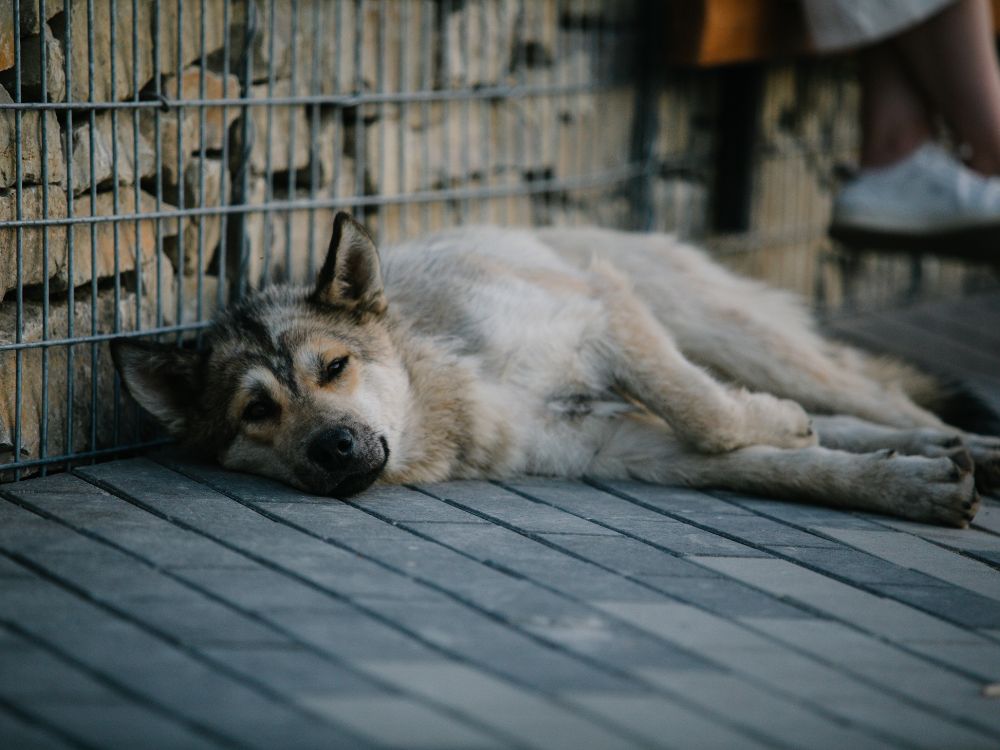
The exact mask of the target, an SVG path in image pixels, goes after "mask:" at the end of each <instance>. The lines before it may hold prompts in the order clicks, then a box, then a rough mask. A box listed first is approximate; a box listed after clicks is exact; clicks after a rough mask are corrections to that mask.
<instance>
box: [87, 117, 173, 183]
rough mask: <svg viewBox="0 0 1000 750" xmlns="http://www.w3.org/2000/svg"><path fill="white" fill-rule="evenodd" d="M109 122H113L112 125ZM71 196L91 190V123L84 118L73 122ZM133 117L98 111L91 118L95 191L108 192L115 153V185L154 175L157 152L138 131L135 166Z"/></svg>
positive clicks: (112, 173) (113, 169)
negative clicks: (116, 169) (116, 178)
mask: <svg viewBox="0 0 1000 750" xmlns="http://www.w3.org/2000/svg"><path fill="white" fill-rule="evenodd" d="M112 119H114V120H116V122H115V124H114V125H112ZM73 125H74V127H73V193H74V194H75V195H79V194H80V193H83V192H87V191H89V190H90V189H91V177H90V162H91V154H90V151H91V136H90V122H89V119H88V118H86V117H84V118H81V119H78V120H76V121H75V122H74V123H73ZM132 125H133V123H132V117H131V115H130V114H128V113H125V112H119V113H117V115H115V116H114V118H112V113H111V112H101V113H100V114H97V115H95V117H94V137H93V151H94V156H93V161H94V181H95V183H96V186H97V188H98V189H99V190H100V189H107V188H109V187H110V186H111V184H112V183H113V181H114V176H115V162H114V154H115V150H116V148H117V152H118V165H117V166H118V172H117V174H118V184H119V186H129V185H134V184H135V182H136V180H137V179H139V180H141V179H142V178H144V177H151V176H153V175H155V174H156V152H155V150H154V149H153V144H152V143H151V142H150V141H149V139H148V138H147V137H146V136H145V135H144V134H143V132H142V130H141V129H140V131H139V141H138V144H139V154H138V155H139V161H138V168H137V167H136V160H135V157H136V150H135V145H136V141H135V137H134V136H135V130H134V129H133V127H132Z"/></svg>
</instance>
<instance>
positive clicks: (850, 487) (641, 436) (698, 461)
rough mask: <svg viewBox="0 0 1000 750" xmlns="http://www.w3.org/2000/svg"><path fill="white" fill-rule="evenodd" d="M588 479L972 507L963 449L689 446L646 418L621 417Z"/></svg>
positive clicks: (944, 519)
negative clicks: (707, 449) (708, 450)
mask: <svg viewBox="0 0 1000 750" xmlns="http://www.w3.org/2000/svg"><path fill="white" fill-rule="evenodd" d="M587 473H588V476H590V477H592V478H594V479H602V478H603V479H615V478H631V479H640V480H643V481H647V482H655V483H658V484H667V485H684V486H687V487H692V488H695V489H699V488H700V489H722V490H731V491H735V492H747V493H752V494H756V495H761V496H764V497H773V498H778V499H783V500H792V501H799V502H812V503H816V504H819V505H828V506H832V507H836V508H845V509H854V510H863V511H870V512H875V513H885V514H888V515H893V516H898V517H900V518H906V519H909V520H912V521H921V522H925V523H937V524H945V525H950V526H966V525H968V523H969V522H970V521H971V520H972V518H973V516H974V515H975V512H976V510H977V509H978V504H979V498H978V495H977V494H976V488H975V483H974V480H973V476H972V464H971V462H970V461H969V460H968V456H967V455H966V454H964V453H958V454H957V455H956V456H954V457H940V458H930V457H927V456H906V455H901V454H898V453H895V452H893V451H889V450H882V451H877V452H872V453H849V452H846V451H840V450H832V449H830V448H824V447H822V446H812V447H808V448H797V449H783V448H775V447H772V446H763V445H758V446H750V447H747V448H740V449H738V450H735V451H731V452H729V453H721V454H715V455H706V454H702V453H697V452H693V451H691V450H690V449H688V448H686V447H684V446H683V445H681V444H679V443H678V442H677V441H676V440H674V439H673V437H672V435H671V433H670V432H669V431H668V430H665V429H664V428H663V427H662V426H658V425H656V424H654V423H652V421H651V420H648V419H645V420H644V419H641V418H632V419H624V420H622V422H621V423H620V424H619V425H618V427H617V429H616V431H615V432H614V434H613V435H611V436H610V437H609V439H608V440H607V441H606V443H605V445H604V447H603V448H602V450H601V451H600V452H598V454H597V455H596V456H595V457H594V459H593V461H592V463H591V466H590V467H589V469H588V472H587Z"/></svg>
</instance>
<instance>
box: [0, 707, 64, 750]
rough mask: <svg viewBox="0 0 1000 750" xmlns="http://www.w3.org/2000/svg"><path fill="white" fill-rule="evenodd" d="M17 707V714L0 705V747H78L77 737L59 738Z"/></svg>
mask: <svg viewBox="0 0 1000 750" xmlns="http://www.w3.org/2000/svg"><path fill="white" fill-rule="evenodd" d="M22 711H23V709H20V708H19V709H18V713H19V715H18V716H15V715H14V714H13V713H11V711H10V709H6V708H5V707H4V706H3V705H0V747H9V748H17V750H66V748H71V747H79V746H80V744H82V743H81V741H80V740H79V739H75V738H74V739H70V738H69V737H66V738H60V736H59V735H58V734H57V733H56V732H55V731H54V730H52V729H48V728H46V726H45V724H44V722H43V721H42V720H41V719H38V718H31V719H29V718H28V717H29V716H31V714H29V713H27V712H24V713H22Z"/></svg>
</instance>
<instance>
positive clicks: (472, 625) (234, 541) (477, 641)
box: [81, 460, 623, 732]
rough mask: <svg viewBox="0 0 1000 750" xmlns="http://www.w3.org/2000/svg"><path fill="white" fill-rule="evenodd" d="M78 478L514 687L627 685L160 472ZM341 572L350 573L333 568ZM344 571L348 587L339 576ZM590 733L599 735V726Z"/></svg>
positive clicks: (127, 467)
mask: <svg viewBox="0 0 1000 750" xmlns="http://www.w3.org/2000/svg"><path fill="white" fill-rule="evenodd" d="M207 471H210V470H207ZM81 473H85V474H86V475H87V476H88V477H90V478H93V479H94V480H95V481H99V482H101V483H102V484H105V485H106V486H109V487H110V486H113V487H114V488H115V490H116V491H119V492H123V493H127V494H129V495H130V496H131V497H141V503H142V504H143V505H145V506H148V507H150V508H151V509H155V510H156V511H157V512H160V513H162V514H164V515H166V516H167V517H169V518H170V519H171V520H173V521H174V522H178V523H182V524H184V525H186V526H188V527H190V528H193V529H197V530H199V532H200V533H204V534H207V535H209V536H211V537H212V538H214V539H218V540H222V539H226V540H227V544H228V545H229V546H231V548H233V549H243V551H244V552H246V553H247V554H252V555H253V557H254V558H255V559H258V560H260V561H266V562H267V563H268V564H269V565H270V566H272V567H273V568H274V569H275V570H277V571H278V572H281V573H282V574H285V575H292V576H293V577H295V578H298V579H299V580H305V581H309V582H310V583H312V584H313V585H316V586H317V587H319V588H321V589H322V590H324V591H329V592H330V594H331V595H333V596H335V597H336V598H338V599H339V600H342V601H348V602H350V603H353V604H355V605H356V606H358V607H359V608H361V609H363V610H365V611H367V612H369V613H372V614H376V615H377V616H378V617H379V618H380V619H382V620H383V621H384V622H388V623H395V624H397V625H398V626H399V627H400V628H402V629H403V630H405V631H406V632H407V633H409V634H410V635H411V636H412V637H414V638H416V639H418V640H419V641H420V642H422V643H424V644H426V645H429V646H431V647H432V648H433V649H434V650H435V651H436V652H438V653H439V654H444V655H446V656H449V657H450V658H458V659H460V660H462V661H464V662H467V663H469V664H473V665H476V666H477V667H479V668H481V669H485V670H487V671H489V672H492V673H494V674H498V675H502V676H503V677H504V678H506V679H511V680H513V681H515V683H516V684H518V683H519V684H520V685H521V686H522V687H521V688H520V689H524V686H532V687H534V688H535V689H538V690H541V691H542V692H548V691H552V690H554V689H556V688H557V687H558V686H561V685H565V686H573V685H585V684H593V685H596V686H602V687H607V688H608V689H621V688H622V687H623V682H622V678H620V677H616V676H614V675H613V674H612V673H609V672H605V671H602V670H598V669H596V668H595V667H593V666H591V665H589V664H587V663H585V662H582V661H580V660H579V659H576V658H573V657H571V656H570V655H569V654H566V653H564V652H561V651H556V650H552V649H550V648H546V647H544V646H542V645H541V644H539V643H538V642H537V641H535V640H533V639H531V638H528V637H526V636H525V635H522V634H521V633H519V632H517V631H514V630H512V629H511V628H508V627H505V626H504V625H503V624H502V623H499V622H497V621H496V620H495V619H494V618H491V617H488V616H486V615H485V614H483V613H481V612H480V611H478V610H476V609H474V608H471V607H469V606H466V605H464V604H462V603H460V602H458V601H455V600H454V599H451V598H448V597H447V596H444V595H443V594H442V593H441V592H440V591H439V590H436V589H434V588H431V587H428V586H426V585H424V584H421V583H419V582H417V581H415V580H413V579H412V578H410V577H407V576H404V575H403V574H401V573H397V572H395V571H393V570H391V569H389V568H388V567H386V566H380V565H377V564H376V563H374V562H372V561H371V560H369V559H368V558H365V557H362V556H359V555H357V554H355V553H353V552H350V551H347V550H345V549H343V548H341V547H337V546H332V545H331V544H329V543H327V542H324V541H323V540H321V539H319V538H316V537H314V536H310V535H307V534H305V533H303V532H302V531H300V530H298V529H295V528H292V527H291V526H288V525H284V524H279V523H275V521H274V520H272V519H270V518H267V517H265V516H264V515H261V514H260V513H258V512H255V511H254V510H252V509H250V508H248V507H245V506H244V505H240V504H237V503H233V502H232V501H231V500H230V499H229V498H227V497H225V496H222V495H220V494H219V493H217V492H215V491H214V490H212V489H211V488H210V487H208V486H206V485H204V484H199V483H197V482H194V481H192V480H191V479H188V478H187V477H184V476H181V475H180V474H177V473H175V472H172V471H170V470H168V469H166V468H164V467H161V466H158V465H156V464H152V463H150V462H148V461H142V460H132V461H122V462H116V463H113V464H105V465H101V466H96V467H93V468H88V469H87V470H85V472H81ZM238 481H243V482H244V483H245V484H244V487H246V486H248V485H252V484H253V483H254V482H255V481H256V480H252V479H251V478H248V477H245V478H243V479H242V480H238ZM265 491H269V490H265ZM209 509H210V510H209ZM345 567H346V568H347V570H346V571H345V570H338V568H345ZM351 568H354V569H355V570H357V569H359V568H360V569H362V570H363V571H364V572H365V573H366V576H365V580H364V581H363V583H364V585H363V586H358V587H355V586H352V585H351V584H352V581H351V578H350V570H351ZM345 575H346V576H347V580H346V582H345V581H343V580H342V579H343V578H344V576H345ZM345 584H346V585H345ZM345 589H346V590H345ZM553 706H554V707H555V706H556V704H553ZM563 710H565V709H563ZM594 731H595V732H596V731H604V730H601V729H600V727H599V726H598V725H597V724H595V725H594Z"/></svg>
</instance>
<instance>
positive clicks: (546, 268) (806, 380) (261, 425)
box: [113, 214, 1000, 526]
mask: <svg viewBox="0 0 1000 750" xmlns="http://www.w3.org/2000/svg"><path fill="white" fill-rule="evenodd" d="M113 352H114V356H115V360H116V363H117V364H118V367H119V370H120V373H121V376H122V378H123V381H124V382H125V384H126V385H127V387H128V389H129V391H130V392H131V393H132V395H133V396H134V397H135V398H136V399H137V400H138V401H139V403H140V404H141V405H142V406H144V407H145V408H146V409H147V410H149V411H150V412H151V413H153V414H154V415H155V416H157V417H158V418H159V419H160V420H161V421H162V422H163V423H164V424H165V425H166V426H167V428H168V429H169V430H170V432H171V433H172V434H173V435H175V436H177V437H178V438H180V439H181V440H182V441H184V442H187V443H188V444H190V445H192V446H194V447H196V448H197V449H198V451H199V452H200V453H201V454H203V455H205V454H207V455H211V456H213V457H215V458H216V459H217V460H218V461H219V462H220V463H221V464H222V465H223V466H226V467H229V468H232V469H237V470H242V471H250V472H254V473H258V474H263V475H266V476H270V477H275V478H278V479H280V480H283V481H285V482H288V483H290V484H292V485H295V486H297V487H299V488H301V489H304V490H307V491H311V492H315V493H318V494H326V495H332V496H336V497H344V496H347V495H350V494H354V493H357V492H359V491H361V490H363V489H365V488H366V487H368V486H369V485H370V484H371V483H372V482H375V481H382V482H390V483H404V482H433V481H438V480H445V479H453V478H499V477H509V476H512V475H517V474H540V475H548V476H560V477H593V478H606V479H610V478H624V477H630V478H637V479H641V480H645V481H650V482H658V483H664V484H682V485H686V486H691V487H715V488H722V489H731V490H737V491H746V492H756V493H761V494H765V495H769V496H775V497H781V498H787V499H790V500H801V501H812V502H820V503H825V504H831V505H835V506H842V507H849V508H858V509H864V510H873V511H879V512H884V513H890V514H893V515H897V516H901V517H904V518H910V519H915V520H920V521H928V522H936V523H944V524H951V525H959V526H961V525H964V524H967V523H968V522H969V521H970V520H971V518H972V516H973V515H974V513H975V511H976V508H977V506H978V496H977V488H976V483H977V481H978V483H979V485H980V487H981V488H988V487H990V486H992V485H993V484H994V483H996V482H997V481H998V479H1000V440H998V439H995V438H991V437H984V436H979V435H973V434H970V433H966V432H963V431H962V430H960V429H959V428H958V427H955V426H949V425H947V424H945V423H944V422H942V421H941V419H940V418H939V417H938V416H936V415H935V413H934V412H933V409H934V408H935V407H939V406H940V405H941V404H942V403H943V398H944V396H943V393H942V390H941V388H940V386H939V385H938V384H937V382H936V381H935V380H934V379H932V378H930V377H928V376H926V375H923V374H921V373H919V372H918V371H916V370H915V369H913V368H910V367H908V366H906V365H903V364H901V363H894V362H888V361H881V360H876V359H874V358H872V357H870V356H868V355H866V354H863V353H862V352H860V351H857V350H854V349H851V348H848V347H845V346H843V345H840V344H837V343H834V342H831V341H829V340H827V339H824V338H823V337H822V336H820V335H819V334H818V333H817V331H816V329H815V327H814V325H813V323H812V320H811V318H810V316H809V315H808V313H807V312H806V310H805V308H804V307H803V306H802V305H801V303H800V302H799V301H797V300H796V299H794V298H793V297H792V296H790V295H788V294H786V293H783V292H779V291H776V290H773V289H769V288H767V287H765V286H763V285H762V284H760V283H757V282H754V281H750V280H748V279H744V278H740V277H738V276H735V275H733V274H731V273H729V272H728V271H726V270H725V269H723V268H722V267H721V266H719V265H717V264H715V263H713V262H712V261H710V260H709V259H708V258H707V257H706V256H705V255H704V254H703V253H701V252H700V251H698V250H696V249H694V248H692V247H689V246H686V245H684V244H681V243H678V242H677V241H676V240H674V239H673V238H671V237H670V236H667V235H657V234H632V233H625V232H617V231H609V230H601V229H547V230H507V229H498V228H489V227H484V228H467V229H457V230H453V231H449V232H445V233H441V234H438V235H435V236H432V237H429V238H427V239H423V240H419V241H415V242H411V243H407V244H404V245H400V246H397V247H394V248H390V249H387V250H386V251H385V252H384V253H383V255H382V257H381V258H380V256H379V253H378V252H377V251H376V249H375V247H374V245H373V244H372V242H371V239H370V238H369V236H368V234H367V232H366V231H365V230H364V229H363V228H362V227H361V226H360V225H359V224H357V223H356V222H354V221H353V220H352V219H350V218H349V217H348V216H347V215H346V214H341V215H340V216H338V217H337V221H336V223H335V228H334V236H333V238H332V241H331V247H330V251H329V255H328V257H327V259H326V262H325V263H324V266H323V268H322V270H321V272H320V274H319V277H318V280H317V283H316V286H315V287H313V288H291V287H274V288H271V289H267V290H265V291H263V292H261V293H259V294H256V295H252V296H250V297H249V298H247V299H245V300H244V301H242V302H240V303H239V304H237V305H236V306H234V307H233V308H231V309H230V310H229V311H227V312H226V313H225V314H223V315H222V316H221V317H220V318H219V319H218V320H217V321H216V322H215V324H214V326H213V328H212V330H211V332H210V334H209V335H208V339H207V347H206V348H205V349H204V350H203V351H198V352H195V351H189V350H185V349H177V348H166V347H159V346H154V345H149V344H140V343H136V342H134V341H128V340H121V341H119V342H116V344H115V345H114V346H113Z"/></svg>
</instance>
